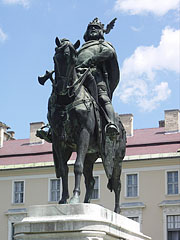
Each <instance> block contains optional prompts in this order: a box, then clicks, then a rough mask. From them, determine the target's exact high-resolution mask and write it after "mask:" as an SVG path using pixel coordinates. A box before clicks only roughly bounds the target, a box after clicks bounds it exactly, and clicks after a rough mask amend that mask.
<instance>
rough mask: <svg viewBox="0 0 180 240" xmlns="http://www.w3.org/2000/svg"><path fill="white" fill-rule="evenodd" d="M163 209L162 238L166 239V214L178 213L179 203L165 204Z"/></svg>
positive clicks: (179, 211)
mask: <svg viewBox="0 0 180 240" xmlns="http://www.w3.org/2000/svg"><path fill="white" fill-rule="evenodd" d="M160 206H161V205H160ZM161 207H162V208H163V209H162V211H163V239H164V240H168V229H167V216H173V215H180V206H179V204H165V205H162V206H161Z"/></svg>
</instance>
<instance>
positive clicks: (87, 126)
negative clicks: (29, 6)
mask: <svg viewBox="0 0 180 240" xmlns="http://www.w3.org/2000/svg"><path fill="white" fill-rule="evenodd" d="M79 44H80V42H79V41H77V42H76V43H75V44H74V45H73V44H72V43H71V42H70V41H69V40H67V39H61V40H59V39H58V38H56V45H57V47H56V48H55V55H54V71H53V72H55V79H53V78H52V73H53V72H51V73H49V72H46V74H47V75H48V74H49V75H48V77H47V78H50V79H51V81H52V83H53V90H52V94H51V96H50V98H49V103H48V121H49V124H50V127H51V139H52V149H53V157H54V164H55V170H56V176H57V178H60V177H61V178H62V186H63V191H62V198H61V200H60V201H59V203H60V204H65V203H67V199H68V198H69V192H68V165H67V162H68V160H69V158H70V156H71V154H72V152H76V153H77V157H76V160H75V164H74V174H75V186H74V191H73V196H72V198H71V199H70V203H78V202H79V196H80V182H81V176H82V174H84V177H85V186H86V194H85V198H84V202H85V203H89V202H90V199H91V194H92V191H93V187H94V183H95V180H94V178H93V165H94V163H95V161H96V160H97V158H99V157H101V158H102V161H103V165H104V168H105V171H106V175H107V177H108V180H109V182H108V188H109V189H110V190H111V191H112V190H114V192H115V209H114V211H115V212H117V213H119V212H120V205H119V199H120V190H121V182H120V176H121V168H122V160H123V158H124V155H125V145H126V134H125V130H124V128H123V125H122V124H121V121H120V119H119V116H118V115H117V116H116V124H117V126H118V128H119V133H120V134H119V135H118V136H117V137H116V139H115V140H113V141H110V142H111V144H112V145H111V146H109V149H111V150H112V149H113V153H112V155H111V156H110V157H111V159H110V160H109V158H108V152H109V149H108V141H107V142H106V143H105V142H104V141H103V140H102V139H103V138H102V135H103V134H101V130H100V131H99V130H98V129H104V128H103V127H102V125H103V121H102V120H101V122H100V123H99V124H98V123H97V122H98V121H97V119H98V114H99V110H98V109H99V106H98V103H97V100H95V99H96V96H95V97H94V98H93V97H92V96H91V94H90V93H89V91H88V90H87V88H86V87H85V81H86V79H87V78H88V77H89V76H90V71H89V69H82V71H84V74H82V75H81V77H78V74H77V71H76V67H75V66H76V60H77V51H76V49H77V48H78V47H79ZM47 78H46V79H45V80H47ZM41 84H44V83H41ZM102 132H103V131H102ZM105 144H106V145H107V146H106V147H102V146H104V145H105Z"/></svg>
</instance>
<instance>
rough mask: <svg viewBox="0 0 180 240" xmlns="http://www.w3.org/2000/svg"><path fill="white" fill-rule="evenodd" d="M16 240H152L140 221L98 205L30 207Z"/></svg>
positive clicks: (16, 229) (21, 223) (18, 224)
mask: <svg viewBox="0 0 180 240" xmlns="http://www.w3.org/2000/svg"><path fill="white" fill-rule="evenodd" d="M14 239H16V240H45V239H46V240H59V239H61V240H115V239H116V240H117V239H118V240H150V239H151V238H149V237H147V236H145V235H143V234H142V233H141V232H140V225H139V223H137V222H135V221H132V220H130V219H128V218H126V217H124V216H122V215H120V214H116V213H114V212H112V211H110V210H108V209H105V208H103V207H101V206H99V205H96V204H83V203H82V204H65V205H59V204H53V205H40V206H31V207H29V209H28V215H27V217H25V218H24V219H23V220H22V221H21V222H19V223H16V224H15V236H14Z"/></svg>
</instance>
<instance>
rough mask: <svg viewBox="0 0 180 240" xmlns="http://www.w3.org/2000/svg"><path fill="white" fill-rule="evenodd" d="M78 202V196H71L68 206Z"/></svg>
mask: <svg viewBox="0 0 180 240" xmlns="http://www.w3.org/2000/svg"><path fill="white" fill-rule="evenodd" d="M79 202H80V200H79V196H73V197H72V198H71V199H70V201H69V203H70V204H77V203H79Z"/></svg>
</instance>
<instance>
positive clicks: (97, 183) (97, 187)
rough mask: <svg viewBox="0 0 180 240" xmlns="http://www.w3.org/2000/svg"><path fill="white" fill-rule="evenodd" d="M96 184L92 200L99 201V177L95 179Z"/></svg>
mask: <svg viewBox="0 0 180 240" xmlns="http://www.w3.org/2000/svg"><path fill="white" fill-rule="evenodd" d="M94 180H95V184H94V189H93V192H92V196H91V199H98V198H99V176H96V177H94Z"/></svg>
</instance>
